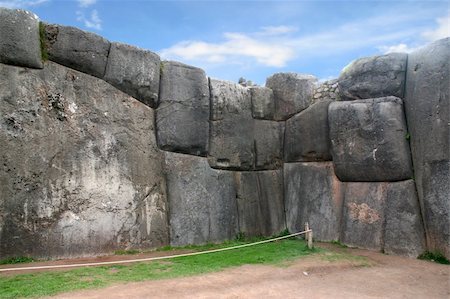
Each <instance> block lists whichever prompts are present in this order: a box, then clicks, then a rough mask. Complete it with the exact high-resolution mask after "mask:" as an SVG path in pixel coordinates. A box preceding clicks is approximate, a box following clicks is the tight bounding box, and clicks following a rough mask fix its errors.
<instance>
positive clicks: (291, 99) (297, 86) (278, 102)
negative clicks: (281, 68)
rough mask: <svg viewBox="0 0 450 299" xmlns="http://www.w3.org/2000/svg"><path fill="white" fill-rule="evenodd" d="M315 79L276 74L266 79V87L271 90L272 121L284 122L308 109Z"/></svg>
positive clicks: (304, 76) (302, 75)
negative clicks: (272, 96) (272, 99)
mask: <svg viewBox="0 0 450 299" xmlns="http://www.w3.org/2000/svg"><path fill="white" fill-rule="evenodd" d="M316 82H317V79H316V78H315V77H314V76H311V75H304V74H295V73H277V74H274V75H272V76H271V77H269V78H267V80H266V87H268V88H270V89H272V90H273V95H274V99H275V113H274V120H286V119H288V118H289V117H291V116H292V115H294V114H296V113H299V112H300V111H302V110H304V109H306V108H308V106H309V105H310V104H311V102H312V96H313V91H314V86H315V84H316Z"/></svg>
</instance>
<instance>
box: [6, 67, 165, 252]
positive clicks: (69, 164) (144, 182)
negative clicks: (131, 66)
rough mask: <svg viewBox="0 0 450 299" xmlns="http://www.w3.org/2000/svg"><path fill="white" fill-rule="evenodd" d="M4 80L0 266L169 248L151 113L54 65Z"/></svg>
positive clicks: (16, 71)
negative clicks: (16, 259) (26, 259)
mask: <svg viewBox="0 0 450 299" xmlns="http://www.w3.org/2000/svg"><path fill="white" fill-rule="evenodd" d="M0 82H2V83H1V84H0V103H1V105H0V115H1V116H0V165H1V166H0V232H1V233H0V258H4V257H7V256H17V255H20V256H22V255H31V256H34V257H39V258H49V257H52V258H57V257H75V256H83V255H98V254H102V253H108V252H111V251H112V250H115V249H128V248H140V247H143V248H148V247H158V246H164V245H167V244H168V243H169V237H168V223H167V215H166V213H167V209H166V191H165V188H166V187H165V180H164V177H163V159H164V158H163V157H162V156H161V153H160V151H159V150H158V148H157V146H156V140H155V136H154V127H153V111H152V110H151V109H150V108H148V107H146V106H145V105H142V104H141V103H139V102H138V101H136V100H134V99H133V98H131V97H129V96H127V95H125V94H124V93H122V92H120V91H118V90H117V89H115V88H113V87H111V85H109V84H107V83H106V82H104V81H102V80H99V79H96V78H93V77H91V76H88V75H85V74H83V73H80V72H77V71H74V70H72V69H69V68H66V67H63V66H60V65H58V64H55V63H52V62H48V63H46V64H45V68H44V69H43V70H31V69H23V68H19V67H13V66H6V65H1V64H0Z"/></svg>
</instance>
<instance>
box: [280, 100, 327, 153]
mask: <svg viewBox="0 0 450 299" xmlns="http://www.w3.org/2000/svg"><path fill="white" fill-rule="evenodd" d="M330 103H331V101H330V100H323V101H319V102H317V103H315V104H313V105H311V106H310V107H308V108H307V109H305V110H303V111H302V112H300V113H299V114H296V115H294V116H293V117H291V118H290V119H288V120H287V121H286V133H285V141H284V160H285V162H297V161H329V160H331V146H330V138H329V134H328V106H329V104H330Z"/></svg>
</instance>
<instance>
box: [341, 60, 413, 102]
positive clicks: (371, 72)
mask: <svg viewBox="0 0 450 299" xmlns="http://www.w3.org/2000/svg"><path fill="white" fill-rule="evenodd" d="M407 56H408V55H407V54H405V53H391V54H386V55H381V56H373V57H365V58H360V59H357V60H355V61H353V62H352V63H350V64H349V65H348V66H346V67H345V68H344V70H343V71H342V73H341V75H340V76H339V79H338V81H339V92H340V96H341V99H342V100H344V101H347V100H358V99H370V98H378V97H386V96H396V97H399V98H403V91H404V87H405V72H406V59H407Z"/></svg>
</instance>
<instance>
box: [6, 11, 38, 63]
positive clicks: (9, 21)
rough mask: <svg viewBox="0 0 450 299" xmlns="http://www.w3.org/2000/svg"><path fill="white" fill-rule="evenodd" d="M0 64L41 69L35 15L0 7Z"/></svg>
mask: <svg viewBox="0 0 450 299" xmlns="http://www.w3.org/2000/svg"><path fill="white" fill-rule="evenodd" d="M0 62H1V63H6V64H12V65H18V66H25V67H30V68H42V60H41V42H40V39H39V20H38V18H37V16H36V15H34V14H33V13H31V12H28V11H25V10H21V9H6V8H1V7H0Z"/></svg>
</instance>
